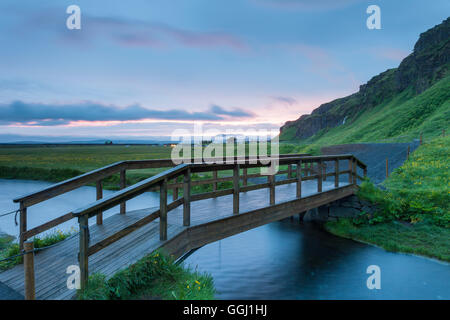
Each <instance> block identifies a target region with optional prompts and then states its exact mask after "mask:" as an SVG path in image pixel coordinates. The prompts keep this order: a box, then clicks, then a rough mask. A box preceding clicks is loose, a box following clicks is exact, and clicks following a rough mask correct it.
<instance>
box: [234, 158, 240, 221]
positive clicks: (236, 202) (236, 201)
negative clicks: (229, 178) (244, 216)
mask: <svg viewBox="0 0 450 320" xmlns="http://www.w3.org/2000/svg"><path fill="white" fill-rule="evenodd" d="M239 171H240V166H239V164H238V163H236V164H235V165H234V167H233V214H237V213H239Z"/></svg>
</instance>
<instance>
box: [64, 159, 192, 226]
mask: <svg viewBox="0 0 450 320" xmlns="http://www.w3.org/2000/svg"><path fill="white" fill-rule="evenodd" d="M188 166H189V165H188V164H180V165H178V166H176V167H174V168H170V169H168V170H166V171H164V172H161V173H158V174H156V175H154V176H153V177H150V178H147V179H145V180H142V181H140V182H138V183H135V184H133V185H131V186H129V187H127V188H125V189H122V190H120V191H117V192H114V193H112V194H110V195H109V196H106V197H104V198H102V199H100V200H97V201H95V202H93V203H91V204H89V205H87V206H84V207H82V208H79V209H76V210H74V211H73V215H74V216H75V217H79V216H83V215H88V216H89V217H92V216H93V215H95V214H96V213H97V212H98V211H105V210H108V209H110V208H112V207H115V206H116V205H118V204H120V203H121V202H123V201H126V200H129V199H131V198H134V197H136V196H138V195H140V194H142V193H144V192H146V191H148V190H149V189H150V188H151V187H153V186H155V185H157V184H159V183H160V182H162V181H163V180H164V179H173V178H175V177H177V176H179V175H180V174H181V173H183V172H184V170H186V169H187V168H188Z"/></svg>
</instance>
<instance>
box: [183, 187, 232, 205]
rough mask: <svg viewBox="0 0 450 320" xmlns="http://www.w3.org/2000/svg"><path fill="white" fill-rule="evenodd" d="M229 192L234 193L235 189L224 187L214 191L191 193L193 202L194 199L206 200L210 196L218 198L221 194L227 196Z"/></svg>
mask: <svg viewBox="0 0 450 320" xmlns="http://www.w3.org/2000/svg"><path fill="white" fill-rule="evenodd" d="M229 194H233V189H223V190H218V191H215V192H214V191H212V192H204V193H198V194H192V195H191V202H192V201H199V200H205V199H210V198H217V197H221V196H226V195H229Z"/></svg>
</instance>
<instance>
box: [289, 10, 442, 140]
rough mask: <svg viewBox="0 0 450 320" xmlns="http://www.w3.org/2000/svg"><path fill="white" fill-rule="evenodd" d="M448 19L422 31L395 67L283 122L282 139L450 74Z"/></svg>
mask: <svg viewBox="0 0 450 320" xmlns="http://www.w3.org/2000/svg"><path fill="white" fill-rule="evenodd" d="M449 65H450V18H447V19H446V20H445V21H443V22H442V23H441V24H439V25H437V26H435V27H433V28H432V29H430V30H428V31H426V32H424V33H422V34H421V35H420V38H419V40H418V41H417V43H416V44H415V46H414V51H413V52H412V53H411V54H410V55H409V56H408V57H406V58H405V59H403V61H402V62H401V63H400V65H399V67H398V68H396V69H389V70H387V71H385V72H383V73H381V74H379V75H377V76H375V77H373V78H372V79H371V80H370V81H368V82H367V83H366V84H364V85H362V86H360V88H359V91H358V92H357V93H354V94H352V95H350V96H347V97H344V98H340V99H336V100H334V101H331V102H328V103H324V104H322V105H321V106H319V107H318V108H317V109H315V110H314V111H313V112H312V113H311V114H310V115H302V116H301V117H300V118H298V119H297V120H295V121H288V122H286V123H285V124H284V125H283V126H282V127H281V129H280V139H281V140H293V139H295V140H299V139H300V140H301V139H306V138H309V137H312V136H314V135H315V134H316V133H318V132H319V131H320V130H322V129H327V128H334V127H337V126H340V125H342V124H344V123H348V122H352V121H353V120H354V119H355V117H356V116H357V115H358V114H360V113H361V112H364V111H365V110H368V109H371V108H373V107H374V106H376V105H379V104H380V103H383V102H386V101H389V100H391V99H393V98H394V97H395V96H396V95H398V94H399V93H401V92H403V91H404V90H406V89H410V90H411V92H412V93H413V94H414V95H417V94H420V93H421V92H423V91H424V90H426V89H427V88H429V87H430V86H432V85H433V84H434V83H436V82H437V81H439V80H440V79H442V78H444V77H446V76H447V75H449V74H450V66H449Z"/></svg>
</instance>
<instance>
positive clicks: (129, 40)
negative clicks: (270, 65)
mask: <svg viewBox="0 0 450 320" xmlns="http://www.w3.org/2000/svg"><path fill="white" fill-rule="evenodd" d="M8 10H9V11H8V12H9V13H10V14H16V15H18V14H19V12H18V11H17V10H14V9H12V8H9V9H8ZM61 12H65V10H63V9H58V8H55V7H53V8H46V10H41V11H30V10H22V11H20V17H21V21H22V23H21V25H20V26H19V27H18V28H15V30H16V32H18V33H19V34H18V35H20V36H29V35H30V34H31V33H30V30H33V32H45V31H46V32H50V33H53V34H55V33H56V34H57V36H59V37H61V39H62V40H63V41H65V42H66V43H73V44H82V45H86V44H95V43H96V42H98V41H101V40H102V39H109V40H110V41H112V42H114V43H115V44H117V45H120V46H123V47H151V48H153V47H164V46H168V45H182V46H186V47H200V48H214V47H228V48H231V49H234V50H239V51H241V50H247V48H248V46H247V44H246V43H244V42H243V41H242V40H241V39H238V38H237V37H236V36H234V35H231V34H228V33H226V32H222V31H198V30H195V31H194V30H187V29H184V28H180V27H175V26H170V25H168V24H164V23H160V22H155V21H143V20H134V19H127V18H119V17H100V16H92V15H89V14H88V13H85V12H83V13H82V25H81V29H80V30H68V29H67V28H66V26H65V24H64V23H61ZM36 25H38V26H39V28H36V27H35V26H36Z"/></svg>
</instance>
